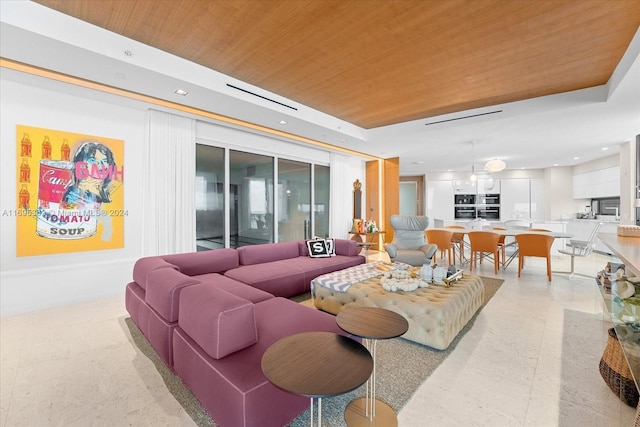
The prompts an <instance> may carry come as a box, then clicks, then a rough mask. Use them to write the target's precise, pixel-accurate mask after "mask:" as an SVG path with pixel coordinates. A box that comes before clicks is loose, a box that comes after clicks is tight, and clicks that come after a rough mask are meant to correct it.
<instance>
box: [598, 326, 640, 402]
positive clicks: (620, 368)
mask: <svg viewBox="0 0 640 427" xmlns="http://www.w3.org/2000/svg"><path fill="white" fill-rule="evenodd" d="M600 375H602V378H603V379H604V382H605V383H607V385H608V386H609V388H610V389H611V391H613V392H614V393H615V394H616V395H618V396H619V397H620V399H621V400H622V401H623V402H624V403H626V404H627V405H629V406H631V407H634V408H635V407H636V406H638V398H639V395H638V389H637V388H636V384H635V382H634V381H633V376H632V375H631V370H630V369H629V365H628V364H627V360H626V358H625V356H624V354H623V353H622V348H621V347H620V343H619V342H618V336H617V335H616V331H615V329H613V328H610V329H609V338H608V340H607V346H606V347H605V349H604V354H603V355H602V358H601V359H600Z"/></svg>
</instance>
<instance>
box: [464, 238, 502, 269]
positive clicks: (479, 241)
mask: <svg viewBox="0 0 640 427" xmlns="http://www.w3.org/2000/svg"><path fill="white" fill-rule="evenodd" d="M499 240H500V235H499V234H498V233H495V232H493V231H469V242H470V243H471V262H470V263H469V271H473V265H474V263H475V261H476V260H477V254H478V253H480V255H481V258H480V262H482V255H483V254H486V253H488V254H492V255H493V268H494V270H495V274H498V266H499V265H500V252H499V247H498V241H499Z"/></svg>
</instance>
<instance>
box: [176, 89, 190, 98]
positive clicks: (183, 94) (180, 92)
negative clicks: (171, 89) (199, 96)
mask: <svg viewBox="0 0 640 427" xmlns="http://www.w3.org/2000/svg"><path fill="white" fill-rule="evenodd" d="M176 93H177V94H178V95H182V96H185V95H187V94H188V93H189V92H187V91H186V90H182V89H178V90H176Z"/></svg>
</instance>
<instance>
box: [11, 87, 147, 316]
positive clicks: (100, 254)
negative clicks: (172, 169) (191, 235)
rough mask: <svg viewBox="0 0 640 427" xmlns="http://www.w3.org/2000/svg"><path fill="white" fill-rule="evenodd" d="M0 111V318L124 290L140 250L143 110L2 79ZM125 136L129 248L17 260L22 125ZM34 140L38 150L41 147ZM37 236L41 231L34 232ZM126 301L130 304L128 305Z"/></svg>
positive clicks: (119, 292)
mask: <svg viewBox="0 0 640 427" xmlns="http://www.w3.org/2000/svg"><path fill="white" fill-rule="evenodd" d="M1 84H2V93H1V94H0V96H1V98H0V99H1V104H0V109H1V111H2V114H1V115H0V138H1V141H2V143H1V144H0V153H1V156H0V166H1V171H0V173H1V176H2V180H1V186H2V187H1V188H2V194H1V196H0V204H1V211H2V213H3V215H2V216H1V217H0V227H1V230H2V239H0V267H1V271H0V282H1V286H0V314H1V315H6V314H12V313H18V312H24V311H32V310H36V309H40V308H45V307H51V306H56V305H61V304H67V303H73V302H79V301H85V300H90V299H95V298H99V297H103V296H109V295H117V294H123V293H124V286H125V285H126V284H127V282H128V281H130V277H131V269H132V266H133V262H134V261H135V259H136V258H137V257H138V256H139V254H140V251H141V239H142V236H141V230H142V226H141V225H142V221H143V218H142V217H141V212H142V203H141V201H140V198H139V194H140V191H141V189H142V185H141V183H142V171H141V165H142V142H143V140H144V135H145V132H144V111H142V110H136V109H133V108H127V107H123V106H121V105H117V104H113V103H108V102H103V101H95V100H91V99H88V98H80V97H77V96H74V95H70V94H67V93H64V92H59V91H53V90H47V89H42V88H38V87H33V86H29V85H25V84H21V83H17V82H13V81H8V80H6V79H4V75H3V78H2V81H1ZM18 124H21V125H26V126H34V127H41V128H48V129H56V130H65V131H69V132H74V133H82V134H88V135H96V136H102V137H109V138H115V139H122V140H124V141H125V143H124V168H125V178H124V179H125V185H124V192H125V193H124V199H125V209H126V210H127V211H128V215H127V216H126V217H125V223H124V228H125V244H124V246H125V247H124V248H123V249H114V250H108V251H94V252H78V253H68V254H57V255H41V256H30V257H16V238H17V236H16V218H15V215H14V214H13V212H15V209H16V205H17V203H16V200H17V195H16V192H17V187H16V125H18ZM38 148H39V147H38V142H36V141H34V148H33V149H34V150H36V149H38ZM34 232H35V231H34ZM123 304H124V300H123Z"/></svg>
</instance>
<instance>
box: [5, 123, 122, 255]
mask: <svg viewBox="0 0 640 427" xmlns="http://www.w3.org/2000/svg"><path fill="white" fill-rule="evenodd" d="M25 135H28V138H29V140H30V141H31V153H30V156H28V155H26V153H25V152H24V150H22V140H23V137H24V136H25ZM45 137H48V138H49V142H50V144H51V160H62V146H63V141H64V140H65V139H66V140H67V143H68V146H69V147H70V160H73V156H74V149H75V146H76V145H77V144H78V143H79V141H86V140H90V141H95V142H99V143H101V144H104V145H106V146H107V147H109V149H110V150H111V152H112V153H113V156H114V159H115V163H116V165H117V167H118V171H120V170H123V171H124V174H123V177H124V179H126V176H127V175H126V168H125V167H124V141H123V140H119V139H112V138H105V137H101V136H93V135H83V134H78V133H72V132H66V131H58V130H52V129H43V128H36V127H30V126H24V125H18V126H17V129H16V144H17V153H16V154H17V155H16V161H17V164H16V165H17V167H16V186H17V191H16V196H17V199H16V211H15V215H16V255H17V256H31V255H46V254H59V253H68V252H82V251H96V250H105V249H117V248H123V247H124V219H125V217H126V216H128V212H127V210H126V209H124V179H122V178H120V177H118V179H119V180H118V181H114V182H115V184H116V185H115V186H114V189H113V190H112V192H111V203H103V204H102V210H103V211H104V212H105V213H106V214H109V216H110V218H111V235H110V236H109V239H108V240H103V238H105V239H106V238H107V236H104V235H103V231H104V226H103V225H102V224H101V223H100V221H98V225H97V231H96V233H95V234H94V235H93V236H90V237H85V238H81V239H75V240H72V239H66V240H62V239H50V238H47V237H42V236H40V235H38V234H36V221H37V216H36V211H37V209H38V188H39V187H38V184H39V178H40V160H42V159H43V153H42V150H43V142H44V139H45ZM25 159H26V160H27V162H28V165H29V169H30V171H29V182H26V183H25V182H21V179H20V178H21V173H24V172H25V170H24V168H23V170H22V171H21V165H22V164H23V161H24V160H25ZM23 178H24V177H23ZM120 179H121V180H120ZM114 182H112V183H114ZM24 188H26V189H27V191H28V192H29V201H28V210H27V209H25V207H23V206H21V205H20V198H21V196H20V194H21V191H23V194H24Z"/></svg>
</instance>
